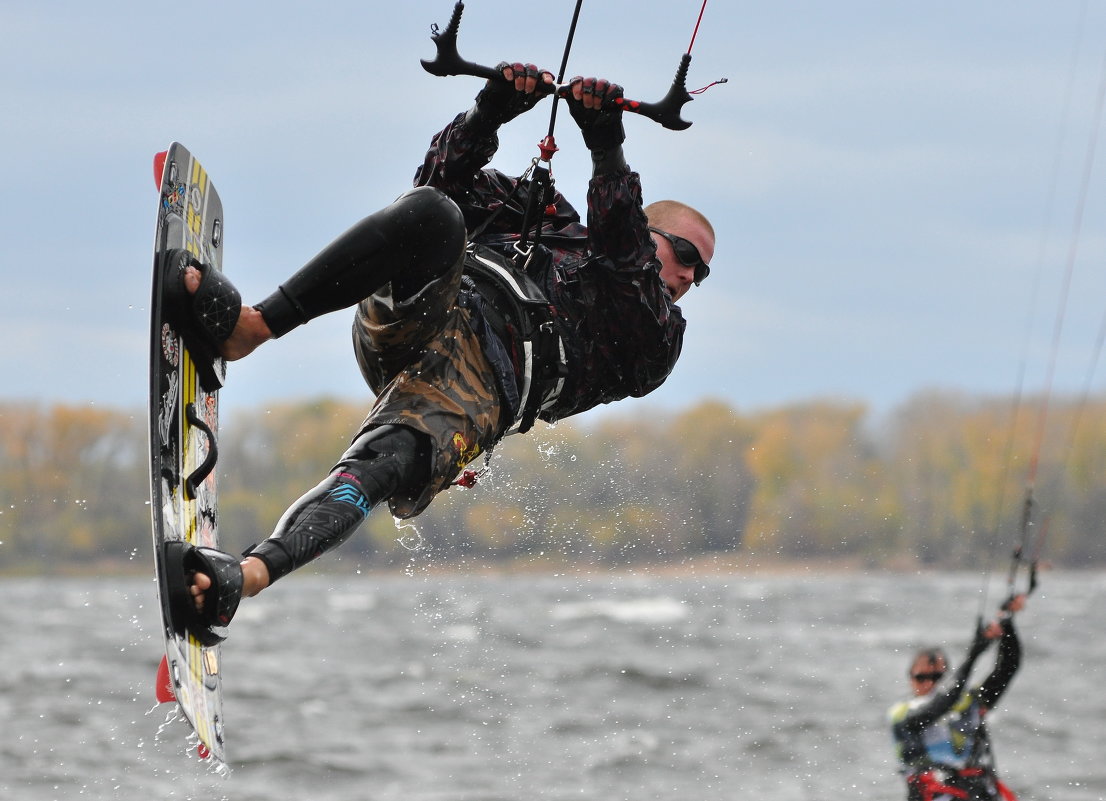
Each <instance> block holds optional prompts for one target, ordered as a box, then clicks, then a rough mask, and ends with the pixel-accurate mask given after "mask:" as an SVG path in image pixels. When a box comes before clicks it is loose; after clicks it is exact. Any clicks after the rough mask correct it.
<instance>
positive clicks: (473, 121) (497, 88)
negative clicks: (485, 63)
mask: <svg viewBox="0 0 1106 801" xmlns="http://www.w3.org/2000/svg"><path fill="white" fill-rule="evenodd" d="M508 69H509V70H510V74H511V77H510V78H507V77H506V75H505V74H504V73H505V72H506V71H507V70H508ZM495 71H496V72H498V73H499V74H500V75H503V78H501V79H498V80H497V79H495V78H489V79H488V82H487V83H486V84H484V88H483V89H481V90H480V92H479V93H478V94H477V95H476V105H474V106H473V107H472V110H471V111H469V113H468V117H467V118H466V119H467V122H468V124H469V125H470V126H473V127H475V128H476V129H478V130H480V131H483V132H487V133H491V132H493V131H494V130H495V129H496V128H498V127H499V126H500V125H502V124H503V123H505V122H509V121H511V120H513V119H514V118H515V117H517V116H518V115H519V114H522V113H523V112H526V111H529V110H530V109H532V108H533V107H534V106H536V105H537V104H538V101H540V100H541V99H542V98H543V97H545V96H546V95H548V94H551V93H552V91H553V75H552V74H551V73H550V72H548V71H546V70H541V69H538V68H537V67H535V66H534V65H533V64H520V63H518V62H515V63H514V64H508V63H507V62H506V61H501V62H499V64H497V65H496V67H495Z"/></svg>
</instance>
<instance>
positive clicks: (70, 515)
mask: <svg viewBox="0 0 1106 801" xmlns="http://www.w3.org/2000/svg"><path fill="white" fill-rule="evenodd" d="M364 411H365V410H364V408H362V407H361V406H359V405H353V404H349V403H342V402H338V401H334V400H319V401H316V402H311V403H295V404H287V405H274V406H266V407H265V408H263V409H258V410H256V411H253V412H251V413H239V414H235V415H229V416H225V419H224V421H223V432H222V436H221V438H220V463H219V487H220V489H219V491H220V498H221V501H220V514H221V519H220V526H221V531H222V532H223V539H224V543H225V545H226V547H227V548H228V550H241V549H242V548H244V547H246V546H248V545H249V544H251V543H253V542H257V541H259V540H261V539H264V538H265V537H266V536H268V534H269V532H270V531H271V530H272V526H273V524H274V523H275V521H276V520H277V519H278V518H279V517H280V515H281V514H282V513H283V512H284V510H285V508H286V507H287V506H288V504H289V503H290V502H291V501H293V500H294V499H295V498H297V497H298V496H299V495H300V494H302V493H303V492H304V491H305V490H306V489H308V488H310V487H311V486H313V485H314V484H315V483H316V482H318V481H319V480H320V479H321V478H322V477H323V476H325V475H326V473H327V472H328V471H329V469H330V467H331V466H332V462H333V461H334V460H335V459H336V457H337V455H338V454H340V453H341V452H342V450H343V449H344V448H345V446H346V444H347V443H348V440H349V438H350V436H351V434H352V432H354V431H355V430H356V428H357V426H358V424H359V422H360V420H361V417H362V415H363V414H364ZM1039 411H1040V405H1039V404H1038V403H1023V404H1021V405H1020V411H1017V412H1016V410H1015V408H1014V405H1013V404H1012V403H1011V402H1010V401H1009V400H1004V399H977V398H968V397H960V396H954V395H949V394H938V393H933V394H925V395H919V396H916V397H915V398H913V399H912V400H910V401H909V402H908V403H906V404H904V405H903V406H902V407H900V408H899V409H897V410H896V411H895V412H894V413H893V414H892V415H890V416H889V417H888V418H887V419H886V420H882V421H880V422H879V423H875V422H873V421H872V420H871V418H870V415H869V413H868V411H867V410H866V408H865V407H864V406H863V405H861V404H854V403H842V402H830V401H819V402H810V403H803V404H798V405H794V406H788V407H785V408H779V409H773V410H768V411H761V412H756V413H741V412H739V411H737V410H735V409H734V408H732V407H730V406H728V405H726V404H724V403H721V402H717V401H709V400H708V401H704V402H701V403H699V404H697V405H695V406H693V407H691V408H687V409H685V410H682V411H680V412H675V413H669V414H662V413H658V412H657V410H655V409H647V408H642V409H639V410H637V411H631V412H628V413H623V414H615V413H612V414H610V415H608V416H605V417H601V418H599V419H598V420H597V421H592V422H590V423H589V424H587V425H576V424H571V423H567V422H566V423H560V424H558V425H556V426H539V427H537V428H536V429H535V430H534V432H532V433H531V434H530V435H527V436H524V437H511V438H508V439H507V440H505V441H504V442H502V443H501V444H500V445H499V447H497V448H496V450H495V452H494V453H493V455H492V458H491V460H490V462H489V464H488V465H487V468H488V469H487V471H486V472H485V473H484V474H483V475H481V477H480V478H479V480H478V482H477V484H476V486H475V487H473V488H471V489H469V488H459V487H457V488H452V489H450V490H449V491H447V492H445V493H443V495H441V496H439V497H438V498H437V499H436V500H435V501H434V503H433V504H432V505H431V506H430V508H429V510H427V512H425V513H424V514H423V515H421V516H419V517H418V518H416V519H414V520H412V521H409V522H407V523H402V524H400V525H399V527H398V528H397V525H396V522H395V521H393V520H392V518H391V516H390V515H389V514H388V512H387V510H386V509H383V508H381V509H378V510H377V511H376V512H374V514H373V515H371V516H370V518H369V520H368V522H367V523H366V525H365V527H364V530H363V531H362V532H359V533H358V534H357V535H355V536H354V537H353V538H352V540H351V541H350V542H349V543H347V544H346V545H345V546H343V548H342V549H341V550H340V551H339V552H338V555H340V556H341V558H342V559H343V560H348V559H352V560H354V562H355V563H356V564H359V565H360V564H364V565H365V566H375V565H380V564H396V563H397V560H399V561H402V559H403V558H404V557H403V554H404V549H417V551H416V552H420V553H421V554H423V555H426V554H430V555H431V556H432V557H433V558H434V559H436V560H438V561H440V562H441V563H443V564H446V563H451V562H458V561H463V562H465V563H467V564H471V563H473V562H478V563H494V562H500V561H506V560H520V559H521V560H527V561H530V562H537V563H548V564H550V565H563V564H571V563H586V564H594V565H597V566H598V565H625V564H632V563H656V562H678V561H681V560H685V559H688V558H691V557H695V556H699V555H704V554H719V553H733V552H737V551H742V552H744V553H745V554H748V555H754V556H759V557H763V558H765V559H773V560H775V559H780V560H795V559H801V560H806V561H813V562H817V561H819V560H826V561H829V560H835V561H837V560H849V561H852V562H855V563H859V564H863V565H866V566H872V567H877V566H895V567H913V566H934V567H944V566H949V567H957V568H973V569H975V568H981V567H982V568H986V567H987V566H988V565H989V564H992V563H994V562H995V561H996V560H998V559H1002V558H1005V556H1006V555H1007V554H1008V553H1009V552H1010V550H1011V549H1012V548H1013V547H1014V545H1015V544H1017V542H1018V541H1019V540H1020V539H1021V538H1022V536H1023V526H1022V512H1023V507H1024V505H1025V500H1026V497H1027V488H1028V487H1029V486H1032V498H1033V501H1034V503H1033V506H1032V516H1031V520H1032V524H1031V526H1030V527H1029V528H1028V529H1024V530H1025V533H1026V535H1027V536H1028V545H1029V548H1030V549H1031V551H1032V553H1030V554H1029V555H1030V556H1032V555H1036V553H1037V551H1038V550H1039V552H1040V555H1041V556H1042V557H1043V558H1045V559H1047V560H1048V561H1050V562H1052V563H1054V564H1057V565H1062V566H1085V565H1103V564H1106V544H1104V539H1103V536H1102V531H1103V529H1104V527H1106V401H1104V400H1102V399H1096V400H1094V401H1093V402H1090V403H1076V402H1074V401H1066V400H1064V399H1056V398H1053V399H1052V400H1051V402H1050V403H1049V406H1048V415H1047V420H1048V426H1047V428H1046V430H1045V431H1044V432H1043V434H1042V432H1040V431H1039V430H1038V428H1039V424H1040V420H1041V419H1042V416H1041V415H1040V414H1039ZM146 430H147V422H146V417H145V414H144V413H141V412H128V411H124V410H114V409H105V408H100V407H97V406H91V405H89V406H49V407H44V406H41V405H36V404H27V403H14V402H12V403H2V402H0V570H2V571H4V572H7V573H13V572H40V571H51V572H57V571H63V570H69V569H87V568H88V567H89V566H95V567H97V568H99V569H109V568H114V567H119V566H121V565H122V566H126V564H127V563H128V562H133V563H134V565H135V569H143V570H144V569H147V565H148V563H149V549H150V533H149V532H150V509H149V487H148V480H147V477H146V454H147V448H148V446H147V438H146V436H147V435H146ZM470 467H472V468H474V469H480V468H482V467H484V461H483V460H482V459H478V460H477V461H476V462H475V463H474V464H472V465H470Z"/></svg>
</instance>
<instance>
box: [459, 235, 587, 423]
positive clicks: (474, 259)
mask: <svg viewBox="0 0 1106 801" xmlns="http://www.w3.org/2000/svg"><path fill="white" fill-rule="evenodd" d="M461 280H462V283H463V284H465V285H467V286H468V287H469V288H470V289H472V290H475V291H476V292H477V293H478V294H479V295H480V296H481V297H482V298H483V299H484V301H485V303H484V304H483V307H482V308H481V312H482V313H483V315H484V317H485V319H486V320H487V322H488V324H489V325H490V326H491V328H492V330H493V331H494V332H495V334H496V335H497V336H498V337H499V338H500V340H502V342H503V344H504V345H506V346H507V347H508V350H509V351H511V357H512V361H513V365H514V372H515V375H516V378H517V383H518V395H519V398H518V410H517V412H516V414H515V416H514V419H513V420H512V421H511V424H510V425H509V426H508V428H507V432H506V433H507V434H514V433H516V432H517V433H520V434H522V433H526V432H527V431H529V430H530V429H531V428H532V427H533V425H534V421H535V420H536V419H537V417H538V415H539V414H540V413H541V412H542V411H544V410H546V409H549V408H552V406H553V404H555V403H556V402H557V399H558V398H559V397H560V394H561V390H562V389H563V388H564V384H565V377H566V376H567V375H568V362H567V359H566V357H565V346H564V342H563V341H562V340H561V336H560V334H558V333H557V330H556V326H555V325H554V319H555V317H556V309H555V308H554V306H553V305H552V304H550V302H549V300H548V299H547V298H546V297H545V293H544V292H543V291H542V288H541V287H540V286H538V284H537V282H535V281H534V280H533V279H532V278H531V277H530V276H529V275H527V274H526V273H525V272H523V271H522V270H520V269H518V268H517V267H516V266H515V264H514V262H512V261H511V260H510V259H508V258H507V257H506V256H503V255H501V254H499V253H497V252H496V251H494V250H492V249H490V248H487V247H481V246H479V245H473V244H471V243H470V244H469V246H468V248H467V250H466V253H465V264H464V271H463V275H462V279H461Z"/></svg>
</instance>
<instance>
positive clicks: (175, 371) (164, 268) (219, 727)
mask: <svg viewBox="0 0 1106 801" xmlns="http://www.w3.org/2000/svg"><path fill="white" fill-rule="evenodd" d="M154 180H155V182H156V183H157V185H158V188H159V191H160V196H159V198H158V209H157V228H156V230H155V234H154V268H153V282H152V285H153V293H152V298H151V302H150V401H149V425H150V428H149V440H150V500H151V510H152V517H153V545H154V561H155V570H156V574H157V587H158V596H159V600H160V606H161V612H162V629H163V632H164V635H165V658H164V660H163V662H162V665H161V668H160V669H159V671H158V679H157V681H158V686H157V697H158V700H159V701H175V702H176V703H177V704H179V706H180V710H181V713H182V714H183V715H184V717H185V719H186V720H187V721H188V722H189V724H191V726H192V728H193V730H194V731H195V733H196V736H197V737H198V738H199V749H198V750H199V753H200V755H201V757H205V758H206V757H210V758H211V759H212V760H214V761H216V762H217V763H219V764H225V763H226V751H225V745H224V738H223V709H222V677H221V674H220V669H219V646H218V645H214V646H211V647H205V646H203V645H202V644H201V643H200V642H199V641H198V640H197V639H196V638H195V637H194V636H192V635H191V634H188V633H182V632H179V631H177V630H175V628H174V626H173V623H172V620H171V616H170V608H169V591H168V585H167V583H166V573H167V564H168V565H169V569H170V570H172V569H179V568H174V567H173V562H172V556H173V553H172V552H173V549H180V548H181V547H183V543H191V544H192V545H196V546H208V547H212V548H217V547H218V545H219V515H218V506H217V494H216V474H215V470H214V467H215V462H216V459H217V457H218V445H217V436H218V431H219V398H218V390H219V388H220V387H221V386H222V384H223V380H224V379H225V376H226V363H225V362H224V361H223V360H222V359H216V360H215V363H214V364H211V363H199V362H197V361H196V360H194V358H193V354H192V353H191V352H190V351H189V349H188V348H187V347H185V345H184V342H183V341H182V339H181V336H180V334H179V332H178V331H177V330H175V329H174V327H173V326H172V325H171V324H170V323H169V322H168V319H172V318H173V315H170V314H167V313H166V311H167V310H166V308H165V300H166V292H167V288H168V283H169V281H172V280H174V279H176V278H177V276H176V275H175V272H174V271H177V270H178V267H177V263H179V262H180V258H179V255H180V253H181V251H182V250H183V251H186V252H187V253H188V254H190V255H192V256H194V257H195V258H197V259H199V260H200V261H201V262H203V263H205V264H208V265H210V266H211V267H213V268H215V269H217V270H222V253H223V247H222V245H223V207H222V203H221V202H220V201H219V195H218V193H217V192H216V191H215V187H214V185H213V184H212V183H211V180H210V178H209V177H208V174H207V171H206V170H204V168H203V166H202V165H201V164H200V162H199V161H198V160H197V159H196V158H195V157H194V156H193V155H192V154H191V153H189V152H188V150H187V149H186V148H185V147H184V146H183V145H180V144H179V143H176V142H174V143H173V144H172V145H170V147H169V149H168V150H167V151H165V152H163V153H159V154H157V156H155V157H154ZM174 253H175V254H176V255H174ZM167 553H168V554H169V556H170V559H169V560H167V559H166V556H167ZM178 564H179V562H178Z"/></svg>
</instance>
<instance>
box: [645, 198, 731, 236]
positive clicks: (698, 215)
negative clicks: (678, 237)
mask: <svg viewBox="0 0 1106 801" xmlns="http://www.w3.org/2000/svg"><path fill="white" fill-rule="evenodd" d="M644 211H645V216H646V217H647V218H648V219H649V224H650V225H651V226H653V227H654V228H660V229H661V230H662V231H666V230H668V228H669V226H671V225H672V224H673V223H675V222H676V221H678V220H679V219H680V218H682V217H691V218H692V219H694V220H697V221H698V222H700V223H702V224H703V225H704V226H705V227H706V229H707V230H708V231H710V235H711V236H712V237H713V236H714V226H713V225H711V224H710V220H708V219H707V218H706V217H705V216H704V215H703V213H702V212H700V211H699V210H698V209H695V208H692V207H691V206H689V205H687V204H686V203H681V202H680V201H678V200H658V201H656V202H655V203H650V204H649V205H648V206H646V207H645V209H644Z"/></svg>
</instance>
